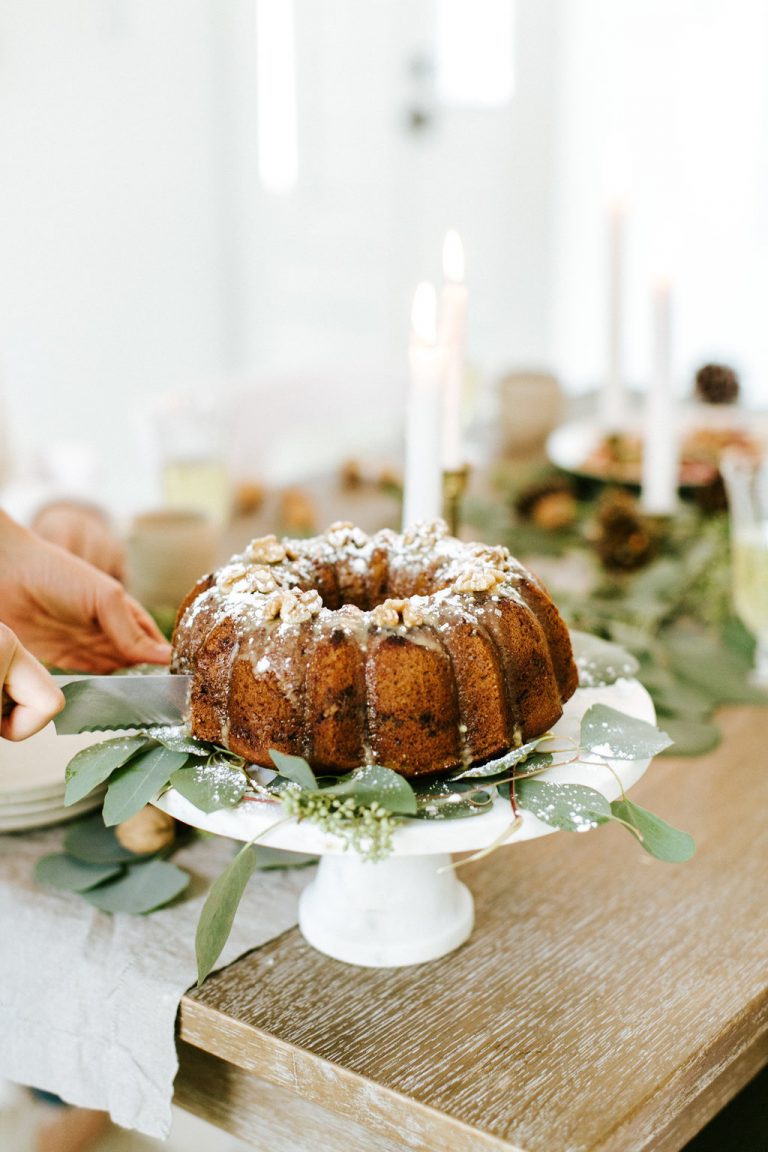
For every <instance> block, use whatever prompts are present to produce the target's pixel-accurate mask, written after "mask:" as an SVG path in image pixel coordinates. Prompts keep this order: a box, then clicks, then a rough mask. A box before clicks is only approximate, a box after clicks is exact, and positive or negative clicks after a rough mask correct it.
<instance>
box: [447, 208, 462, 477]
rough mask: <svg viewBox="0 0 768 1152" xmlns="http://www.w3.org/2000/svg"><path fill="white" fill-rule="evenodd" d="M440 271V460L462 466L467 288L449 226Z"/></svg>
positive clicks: (458, 244) (456, 242)
mask: <svg viewBox="0 0 768 1152" xmlns="http://www.w3.org/2000/svg"><path fill="white" fill-rule="evenodd" d="M443 275H444V276H445V283H444V284H443V288H442V292H441V294H440V344H441V346H442V348H443V349H444V352H445V383H444V392H443V434H442V463H443V468H444V469H446V470H447V471H456V470H458V469H459V468H462V467H463V466H464V464H465V463H466V461H465V460H464V448H463V444H462V427H461V420H462V392H463V387H462V386H463V383H464V346H465V342H466V322H467V288H466V285H465V284H464V248H463V245H462V243H461V237H460V236H459V234H458V232H455V231H454V230H453V229H450V230H449V231H448V232H447V233H446V235H445V240H444V242H443Z"/></svg>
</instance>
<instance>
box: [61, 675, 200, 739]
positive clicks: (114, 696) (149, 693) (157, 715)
mask: <svg viewBox="0 0 768 1152" xmlns="http://www.w3.org/2000/svg"><path fill="white" fill-rule="evenodd" d="M54 680H55V681H56V683H57V684H58V685H59V687H60V688H61V690H62V692H63V693H64V699H65V700H66V704H65V705H64V708H63V709H62V711H61V712H59V714H58V716H56V717H54V721H53V722H54V724H55V726H56V731H57V733H58V734H59V735H60V736H70V735H73V734H74V733H76V732H110V731H117V730H122V729H125V728H156V727H167V726H169V725H172V726H175V725H178V724H182V723H183V722H184V719H185V716H186V712H187V703H188V700H189V691H190V685H191V681H192V677H191V676H180V675H176V674H174V675H171V674H170V673H161V674H159V675H146V676H145V675H137V676H61V675H57V676H54Z"/></svg>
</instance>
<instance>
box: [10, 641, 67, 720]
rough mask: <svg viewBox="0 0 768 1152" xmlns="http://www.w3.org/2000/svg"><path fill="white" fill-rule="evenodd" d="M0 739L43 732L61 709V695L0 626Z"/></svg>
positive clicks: (35, 663)
mask: <svg viewBox="0 0 768 1152" xmlns="http://www.w3.org/2000/svg"><path fill="white" fill-rule="evenodd" d="M0 689H1V690H2V698H3V712H2V721H1V722H0V736H2V737H4V738H5V739H6V740H25V739H26V738H27V736H32V735H34V733H35V732H39V731H40V729H41V728H44V727H45V725H46V724H47V723H48V721H49V720H52V719H53V717H54V716H55V715H56V714H57V713H58V712H60V711H61V709H62V708H63V707H64V695H63V693H62V692H61V690H60V689H59V688H57V687H56V685H55V684H54V682H53V680H52V679H51V677H50V676H49V675H48V673H47V672H46V670H45V668H43V666H42V664H40V663H39V662H38V661H37V660H35V658H34V656H32V655H31V653H29V652H27V650H26V648H24V647H23V646H22V645H21V644H20V643H19V641H18V639H17V638H16V636H14V634H13V632H12V631H11V630H10V628H6V626H5V624H0Z"/></svg>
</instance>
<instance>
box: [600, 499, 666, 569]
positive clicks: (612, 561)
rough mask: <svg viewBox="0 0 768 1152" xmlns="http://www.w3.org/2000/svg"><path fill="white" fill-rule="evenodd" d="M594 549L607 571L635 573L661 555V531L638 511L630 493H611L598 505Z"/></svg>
mask: <svg viewBox="0 0 768 1152" xmlns="http://www.w3.org/2000/svg"><path fill="white" fill-rule="evenodd" d="M595 546H596V549H597V554H598V556H599V558H600V563H601V564H602V565H603V567H604V568H607V569H608V570H609V571H615V572H634V571H635V570H636V569H638V568H643V567H644V566H645V565H646V564H649V563H650V562H651V560H653V558H654V556H655V555H656V553H657V552H658V547H659V538H658V531H657V529H656V527H655V525H654V524H653V523H652V521H650V520H648V519H647V517H645V516H643V515H641V514H640V512H638V510H637V502H636V500H635V499H634V497H633V496H631V495H630V494H629V492H622V491H621V490H616V491H610V492H607V493H606V494H605V496H603V498H602V500H601V501H600V504H599V506H598V510H597V537H596V540H595Z"/></svg>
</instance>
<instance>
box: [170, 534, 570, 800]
mask: <svg viewBox="0 0 768 1152" xmlns="http://www.w3.org/2000/svg"><path fill="white" fill-rule="evenodd" d="M173 646H174V657H173V670H174V671H176V672H187V673H191V674H192V677H193V679H192V690H191V696H190V723H191V728H192V732H193V734H194V735H195V736H198V737H199V738H201V739H203V740H211V741H213V742H215V743H216V744H219V745H222V746H224V747H226V748H229V749H230V750H231V751H233V752H235V753H238V754H239V755H242V756H244V757H245V758H246V759H247V760H249V761H250V762H252V763H255V764H261V765H264V766H268V767H271V766H272V761H271V760H270V757H269V750H270V748H275V749H278V750H280V751H283V752H291V753H294V754H296V755H300V756H304V757H306V759H307V760H308V761H309V763H310V764H311V765H312V766H313V768H314V769H315V770H317V771H321V772H322V771H323V770H327V771H333V772H339V771H341V770H345V771H346V770H349V769H352V768H356V767H358V766H360V765H361V764H365V763H377V764H382V765H385V766H386V767H389V768H394V769H396V770H397V771H398V772H400V773H402V774H403V775H404V776H411V777H413V776H422V775H427V774H429V773H435V772H444V771H448V770H451V769H459V768H461V767H469V766H470V765H472V764H475V763H478V762H482V761H484V760H489V759H492V758H495V757H497V756H500V755H502V754H503V753H504V752H506V751H508V750H509V749H510V748H513V747H515V746H516V745H519V744H521V743H523V742H525V741H527V740H530V739H532V738H534V737H535V736H539V735H541V734H542V733H543V732H545V731H546V730H547V729H548V728H550V727H551V726H552V724H554V723H555V721H556V720H557V719H558V717H559V716H560V715H561V713H562V705H563V702H564V701H565V700H567V699H568V698H569V697H570V696H571V694H572V693H573V691H574V689H575V688H576V682H577V672H576V667H575V665H574V662H573V656H572V653H571V645H570V640H569V636H568V631H567V629H566V627H565V624H564V623H563V621H562V619H561V617H560V614H559V612H558V611H557V609H556V607H555V605H554V604H553V602H552V600H551V599H550V598H549V596H548V594H547V592H546V591H545V590H544V588H543V587H542V586H541V584H540V583H539V582H538V581H537V580H536V578H535V577H534V576H533V575H532V574H531V573H530V572H528V571H527V570H526V569H525V568H524V567H523V566H522V565H521V564H519V563H518V562H517V561H516V560H515V559H513V557H512V556H510V554H509V552H507V550H506V549H505V548H499V547H486V546H485V545H482V544H467V543H463V542H462V541H459V540H457V539H455V538H454V537H452V536H449V535H448V532H447V529H446V526H445V525H444V524H443V523H442V522H441V521H437V522H435V523H430V524H421V525H417V526H416V527H415V528H413V529H412V530H410V531H408V532H406V533H405V534H404V535H398V534H396V533H394V532H391V531H389V530H384V531H381V532H378V533H376V534H375V535H373V536H368V535H366V534H365V533H364V532H362V531H360V530H359V529H358V528H355V527H353V525H351V524H346V523H340V524H333V525H332V526H331V527H330V528H329V529H328V531H327V532H326V533H325V534H324V535H322V536H317V537H314V538H312V539H308V540H282V541H280V540H277V539H276V538H275V537H274V536H266V537H263V538H261V539H258V540H254V541H253V542H252V543H251V544H250V545H249V546H248V547H247V548H246V549H245V551H244V552H243V553H242V554H241V555H238V556H234V557H233V558H232V559H231V560H230V561H229V563H228V564H226V565H225V566H224V567H223V568H221V569H219V570H218V571H217V572H215V573H214V574H213V575H210V576H206V577H205V578H204V579H202V580H201V581H200V582H199V583H198V584H197V585H196V586H195V587H194V588H193V589H192V591H191V592H190V593H189V595H188V596H187V598H186V599H185V601H184V603H183V604H182V605H181V608H180V610H179V616H178V620H177V623H176V629H175V633H174V638H173Z"/></svg>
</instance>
